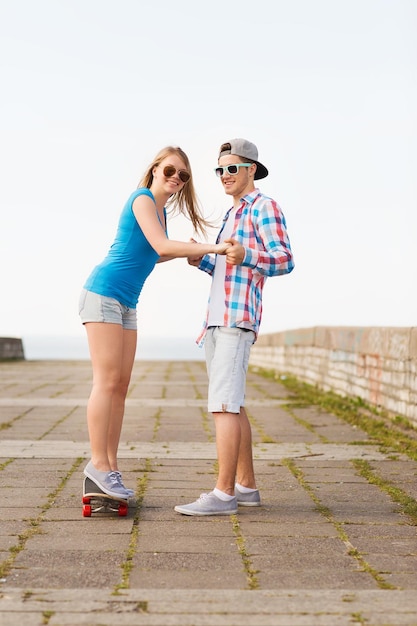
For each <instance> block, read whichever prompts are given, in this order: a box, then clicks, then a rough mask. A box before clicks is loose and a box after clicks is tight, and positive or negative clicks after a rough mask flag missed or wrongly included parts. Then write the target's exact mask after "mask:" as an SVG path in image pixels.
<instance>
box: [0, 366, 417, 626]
mask: <svg viewBox="0 0 417 626" xmlns="http://www.w3.org/2000/svg"><path fill="white" fill-rule="evenodd" d="M90 387H91V367H90V364H89V363H88V362H86V361H33V362H30V361H23V362H11V363H0V490H1V494H2V505H3V506H2V507H1V508H0V567H1V572H2V573H1V576H0V624H1V626H8V625H9V624H13V626H14V625H15V624H16V623H19V624H20V625H21V626H25V625H26V624H27V625H28V626H32V625H35V624H36V625H41V624H43V625H45V624H49V625H51V626H59V625H61V626H62V625H65V624H68V625H71V626H74V624H77V625H78V624H79V625H81V624H88V625H89V626H94V625H95V624H97V625H104V624H114V623H118V624H121V625H122V624H126V625H130V624H134V625H135V626H140V625H142V624H143V625H146V626H158V625H161V626H170V625H173V626H179V625H181V626H187V625H190V626H191V625H192V626H199V625H201V626H212V625H213V626H214V625H216V626H222V625H225V626H226V625H227V626H234V625H236V626H237V625H239V626H241V625H242V623H244V624H245V626H252V625H253V626H264V625H265V626H280V625H285V626H306V625H307V626H335V625H336V624H337V626H344V625H345V624H346V625H349V626H351V625H352V624H357V625H359V626H364V625H365V624H366V625H367V626H404V625H406V626H417V593H416V588H417V532H416V526H415V525H414V522H413V520H412V519H411V518H409V517H408V516H407V515H406V514H405V513H404V511H403V509H402V507H401V506H400V505H399V504H398V503H396V502H394V501H393V500H392V499H391V497H390V495H389V493H388V492H387V491H386V490H383V489H381V488H380V487H378V486H377V485H375V484H372V483H370V482H368V481H367V480H366V478H364V477H363V476H361V475H360V474H359V473H358V470H357V469H356V466H355V460H357V459H361V460H362V461H366V463H368V465H369V467H370V468H371V469H372V472H374V473H375V474H376V475H377V476H380V477H381V479H383V480H384V481H388V482H389V483H390V484H392V485H393V486H395V488H396V489H399V490H401V491H402V492H403V494H404V495H405V496H408V497H409V498H410V499H411V500H410V502H412V499H413V498H415V497H416V495H417V491H416V481H415V477H416V476H417V463H416V462H414V461H413V460H411V459H409V458H407V457H406V456H405V455H399V454H397V453H396V454H395V455H393V454H392V451H390V450H387V449H384V448H383V447H381V446H379V445H378V442H377V441H375V440H370V439H369V438H368V436H367V434H366V433H365V432H363V431H361V430H360V429H357V428H354V427H352V426H351V425H349V424H347V423H346V422H344V421H342V420H341V419H340V418H338V417H337V416H335V415H332V414H331V413H326V412H324V411H323V410H322V409H320V408H318V407H314V406H311V407H305V406H303V407H301V406H300V403H299V401H298V399H297V397H296V396H295V395H294V394H293V393H291V394H290V393H288V391H287V390H286V389H285V388H284V387H283V386H282V385H280V384H279V382H277V381H271V380H267V379H264V378H262V377H261V375H260V374H259V373H256V372H255V371H251V372H250V373H249V376H248V393H247V410H248V413H249V416H250V419H251V421H252V426H253V444H254V458H255V467H256V472H257V478H258V483H259V487H260V490H261V495H262V499H263V506H262V507H260V508H254V509H248V508H246V509H245V508H243V507H242V508H240V509H239V512H238V514H237V515H233V516H230V517H226V518H216V517H213V518H193V517H187V516H182V515H179V514H178V513H176V512H175V511H174V506H175V504H179V503H182V502H188V501H191V500H193V499H195V498H196V497H198V495H199V494H200V493H202V492H204V491H208V490H210V489H212V488H213V486H214V482H215V478H216V447H215V439H214V428H213V423H212V420H211V416H210V414H207V412H206V403H205V397H206V393H207V379H206V372H205V367H204V364H203V363H201V362H195V363H193V362H180V361H175V362H164V361H147V362H142V361H137V362H136V363H135V367H134V371H133V375H132V383H131V387H130V392H129V397H128V401H127V406H126V415H125V422H124V426H123V432H122V441H121V446H120V463H121V469H122V471H123V474H124V479H125V482H126V484H128V485H129V486H132V488H134V489H136V491H137V496H136V498H134V499H132V501H131V503H130V508H129V514H128V516H127V517H118V516H117V514H105V515H96V516H94V515H93V516H92V517H91V518H85V517H83V516H82V505H81V490H82V476H83V474H82V470H83V467H84V465H85V462H86V460H87V459H88V458H89V444H88V439H87V429H86V423H85V410H86V404H87V400H88V394H89V391H90Z"/></svg>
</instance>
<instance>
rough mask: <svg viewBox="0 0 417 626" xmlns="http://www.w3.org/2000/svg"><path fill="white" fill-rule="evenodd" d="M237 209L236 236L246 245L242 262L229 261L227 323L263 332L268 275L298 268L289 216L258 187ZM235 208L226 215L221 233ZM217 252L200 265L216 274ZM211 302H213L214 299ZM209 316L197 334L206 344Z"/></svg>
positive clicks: (198, 340) (227, 265)
mask: <svg viewBox="0 0 417 626" xmlns="http://www.w3.org/2000/svg"><path fill="white" fill-rule="evenodd" d="M241 201H242V204H241V205H240V206H239V208H238V209H237V211H236V215H235V222H234V225H233V234H232V238H233V239H236V240H237V241H238V242H239V243H241V244H242V246H244V248H245V258H244V260H243V261H242V263H241V265H230V264H229V263H227V264H226V280H225V296H226V297H225V310H224V322H223V326H229V327H230V326H232V327H236V326H237V327H239V328H249V329H250V330H253V331H254V332H255V339H256V337H257V335H258V333H259V326H260V323H261V317H262V289H263V286H264V284H265V281H266V279H267V277H268V276H280V275H281V274H289V273H290V272H291V271H292V270H293V269H294V262H293V255H292V252H291V246H290V240H289V238H288V234H287V226H286V223H285V217H284V215H283V213H282V211H281V209H280V207H279V206H278V204H277V203H276V202H275V201H274V200H272V199H271V198H268V197H267V196H265V195H263V194H262V193H261V192H260V191H259V189H254V190H253V191H252V192H251V193H249V194H247V195H246V196H244V197H243V198H242V199H241ZM231 210H232V209H229V210H228V211H227V213H226V215H225V217H224V219H223V226H222V227H221V229H220V232H219V234H218V236H217V241H216V243H218V242H219V241H221V234H222V231H223V229H224V226H225V223H226V221H227V218H228V216H229V213H230V211H231ZM215 258H216V257H215V256H213V255H205V256H204V257H203V258H202V260H201V263H200V265H199V269H201V270H203V271H204V272H207V273H208V274H210V275H212V274H213V273H214V271H215V266H216V261H215ZM208 306H210V299H209V303H208ZM207 319H208V312H207V316H206V320H205V322H204V326H203V329H202V331H201V333H200V335H199V337H198V338H197V343H198V344H199V345H202V344H203V343H204V338H205V335H206V331H207Z"/></svg>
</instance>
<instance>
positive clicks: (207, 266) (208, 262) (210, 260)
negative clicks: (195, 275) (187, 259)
mask: <svg viewBox="0 0 417 626" xmlns="http://www.w3.org/2000/svg"><path fill="white" fill-rule="evenodd" d="M214 259H215V257H214V256H213V255H211V254H205V255H204V256H203V258H202V259H201V261H200V265H199V266H198V269H199V270H202V271H203V272H207V274H210V275H211V274H213V272H214V266H215V260H214Z"/></svg>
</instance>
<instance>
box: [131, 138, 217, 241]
mask: <svg viewBox="0 0 417 626" xmlns="http://www.w3.org/2000/svg"><path fill="white" fill-rule="evenodd" d="M171 154H175V155H177V156H178V157H179V158H180V159H181V160H182V161H183V162H184V165H185V166H186V168H187V171H188V172H189V174H190V179H189V180H188V181H187V182H186V183H185V185H183V187H182V189H180V190H179V191H177V192H176V193H174V194H172V196H171V197H170V198H169V200H168V202H167V204H166V207H167V209H168V208H172V209H173V211H176V212H177V213H181V214H182V215H185V217H187V218H188V219H189V220H191V223H192V225H193V227H194V230H195V231H196V232H200V233H201V234H202V235H205V234H206V229H207V228H209V227H210V226H211V224H210V222H208V221H207V220H206V219H205V218H204V217H203V214H202V210H201V207H200V204H199V202H198V199H197V194H196V192H195V189H194V185H193V174H192V171H191V165H190V161H189V159H188V156H187V155H186V154H185V152H184V151H183V150H181V148H179V147H178V146H167V147H166V148H163V149H162V150H160V151H159V152H158V154H157V155H156V157H155V158H154V160H153V161H152V163H151V164H150V165H149V167H148V169H147V170H146V172H145V174H144V175H143V177H142V180H141V181H140V183H139V185H138V187H147V188H148V189H149V188H150V186H151V185H152V181H153V173H152V172H153V169H154V167H156V166H158V165H159V164H160V163H161V162H162V161H163V160H164V159H165V158H166V157H168V156H170V155H171Z"/></svg>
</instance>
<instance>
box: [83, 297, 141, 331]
mask: <svg viewBox="0 0 417 626" xmlns="http://www.w3.org/2000/svg"><path fill="white" fill-rule="evenodd" d="M78 310H79V314H80V318H81V321H82V323H83V324H86V323H88V322H107V323H110V324H120V325H121V326H123V328H124V329H126V330H137V327H138V325H137V316H136V309H130V308H129V307H127V306H125V305H124V304H121V303H120V302H119V301H118V300H116V299H115V298H108V297H107V296H100V295H99V294H98V293H93V292H92V291H87V290H86V289H83V290H82V292H81V295H80V302H79V307H78Z"/></svg>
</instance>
